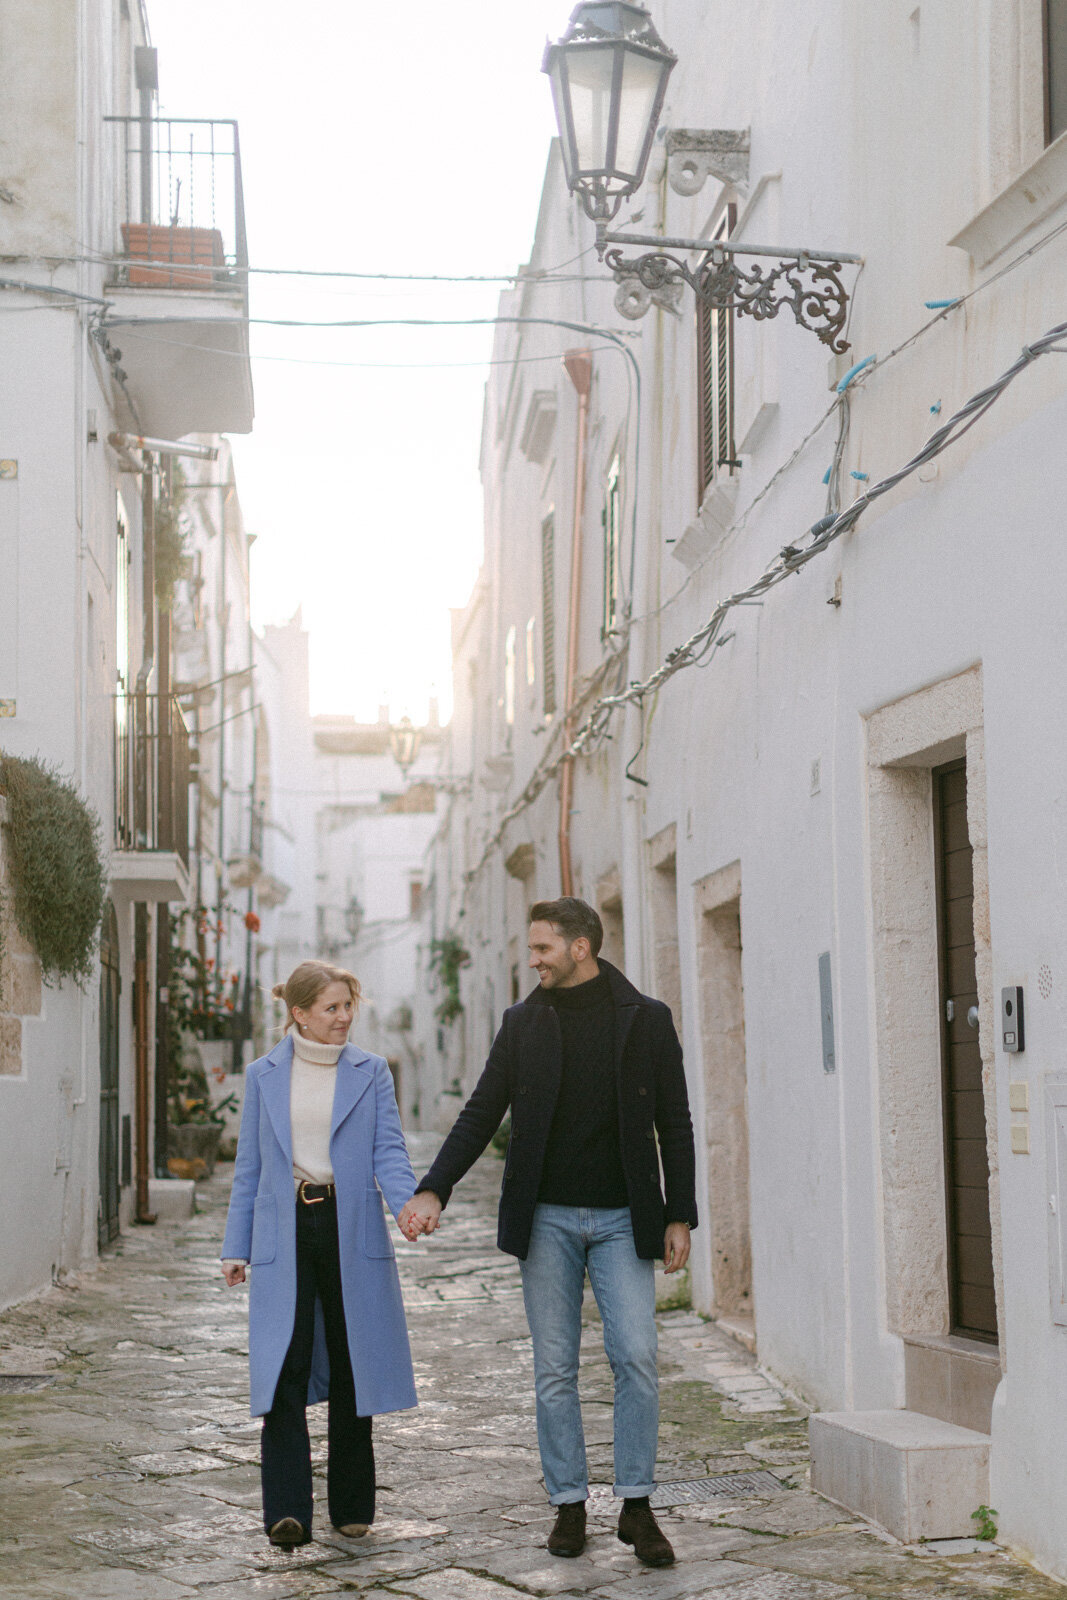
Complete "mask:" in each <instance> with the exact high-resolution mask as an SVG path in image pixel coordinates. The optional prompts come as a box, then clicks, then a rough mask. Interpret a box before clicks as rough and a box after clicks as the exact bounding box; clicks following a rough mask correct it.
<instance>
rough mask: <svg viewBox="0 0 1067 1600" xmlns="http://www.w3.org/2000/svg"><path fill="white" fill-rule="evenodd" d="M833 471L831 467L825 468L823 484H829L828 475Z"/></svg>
mask: <svg viewBox="0 0 1067 1600" xmlns="http://www.w3.org/2000/svg"><path fill="white" fill-rule="evenodd" d="M833 470H834V469H833V467H827V469H826V471H825V472H824V473H823V475H822V481H823V483H829V482H830V474H831V472H833Z"/></svg>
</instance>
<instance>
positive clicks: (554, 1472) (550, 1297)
mask: <svg viewBox="0 0 1067 1600" xmlns="http://www.w3.org/2000/svg"><path fill="white" fill-rule="evenodd" d="M520 1266H521V1268H522V1293H523V1299H524V1301H525V1303H526V1319H527V1321H528V1322H529V1324H530V1333H531V1334H532V1336H533V1358H534V1384H535V1389H536V1394H537V1442H538V1445H539V1446H540V1449H541V1467H542V1469H543V1471H544V1475H545V1487H546V1488H547V1489H548V1497H549V1499H550V1501H551V1502H552V1504H553V1505H554V1506H560V1505H566V1504H568V1503H570V1502H573V1501H577V1500H585V1499H587V1498H588V1495H589V1473H588V1468H587V1466H586V1456H585V1435H584V1433H583V1431H582V1411H581V1406H580V1404H579V1402H578V1355H579V1347H580V1345H581V1337H582V1296H583V1293H584V1290H585V1274H586V1270H587V1269H588V1272H589V1281H590V1283H591V1284H592V1285H593V1293H594V1295H595V1296H596V1303H597V1305H598V1307H599V1308H600V1315H601V1318H602V1320H603V1323H604V1349H605V1350H606V1352H607V1357H608V1360H609V1361H610V1363H611V1370H612V1372H613V1373H614V1375H615V1493H616V1495H618V1496H619V1497H620V1498H622V1497H624V1496H625V1497H629V1498H637V1497H638V1496H640V1495H646V1494H651V1493H652V1491H653V1489H654V1488H655V1486H656V1483H655V1472H656V1442H657V1436H658V1433H659V1377H658V1373H657V1370H656V1280H655V1268H654V1266H653V1263H652V1262H651V1261H642V1260H641V1258H640V1256H639V1255H638V1254H637V1251H636V1249H635V1248H634V1236H633V1229H632V1228H631V1225H630V1212H629V1208H628V1207H624V1208H623V1209H621V1210H611V1211H609V1210H605V1209H603V1208H600V1207H596V1208H589V1209H587V1208H586V1207H584V1206H582V1207H580V1208H579V1207H578V1206H548V1205H539V1206H538V1207H537V1209H536V1211H535V1212H534V1219H533V1234H532V1236H531V1239H530V1252H529V1255H528V1256H527V1258H526V1260H525V1261H523V1262H521V1263H520Z"/></svg>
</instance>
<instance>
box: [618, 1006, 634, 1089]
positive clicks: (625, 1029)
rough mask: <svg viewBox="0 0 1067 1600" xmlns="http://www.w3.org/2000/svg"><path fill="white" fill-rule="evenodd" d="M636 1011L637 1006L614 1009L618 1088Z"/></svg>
mask: <svg viewBox="0 0 1067 1600" xmlns="http://www.w3.org/2000/svg"><path fill="white" fill-rule="evenodd" d="M638 1010H639V1007H637V1006H625V1005H623V1006H616V1008H615V1072H616V1076H617V1078H618V1081H619V1084H620V1086H621V1084H622V1068H623V1061H624V1059H625V1055H626V1044H627V1040H628V1039H629V1037H630V1029H631V1028H632V1027H633V1025H634V1020H635V1018H636V1017H637V1013H638Z"/></svg>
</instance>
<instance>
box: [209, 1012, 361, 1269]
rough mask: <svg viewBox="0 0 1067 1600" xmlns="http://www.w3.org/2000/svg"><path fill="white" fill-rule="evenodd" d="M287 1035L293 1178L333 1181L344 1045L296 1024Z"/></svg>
mask: <svg viewBox="0 0 1067 1600" xmlns="http://www.w3.org/2000/svg"><path fill="white" fill-rule="evenodd" d="M289 1037H290V1038H291V1039H292V1041H293V1070H292V1076H291V1080H290V1087H289V1122H290V1126H291V1129H292V1139H293V1180H294V1182H295V1183H302V1182H307V1183H332V1182H333V1164H332V1162H331V1161H330V1123H331V1121H332V1119H333V1095H334V1090H335V1088H336V1087H337V1061H338V1058H339V1056H340V1054H341V1051H342V1050H343V1049H344V1046H343V1045H339V1044H317V1043H316V1042H315V1040H313V1039H305V1038H304V1037H303V1035H302V1034H301V1033H300V1031H299V1030H298V1028H297V1027H296V1024H295V1023H294V1024H293V1026H292V1027H291V1028H290V1029H289ZM222 1264H223V1266H224V1267H228V1266H237V1265H241V1266H247V1264H248V1263H247V1262H246V1261H241V1262H238V1261H237V1260H236V1259H233V1260H229V1259H228V1260H226V1261H224V1262H223V1263H222Z"/></svg>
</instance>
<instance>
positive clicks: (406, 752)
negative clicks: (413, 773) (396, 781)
mask: <svg viewBox="0 0 1067 1600" xmlns="http://www.w3.org/2000/svg"><path fill="white" fill-rule="evenodd" d="M421 740H422V729H421V728H416V727H415V725H414V723H413V722H412V720H411V718H410V717H401V719H400V721H399V722H397V723H394V725H393V726H392V727H391V728H390V729H389V744H390V746H391V748H392V752H393V760H394V761H395V762H396V764H397V766H398V767H399V768H400V770H401V772H402V773H403V775H404V777H405V778H406V777H407V775H408V769H409V767H410V766H411V765H412V763H413V762H414V760H415V757H416V756H417V755H418V753H419V744H420V743H421Z"/></svg>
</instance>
